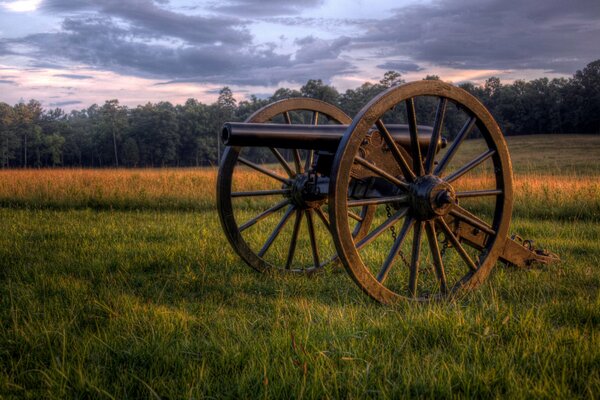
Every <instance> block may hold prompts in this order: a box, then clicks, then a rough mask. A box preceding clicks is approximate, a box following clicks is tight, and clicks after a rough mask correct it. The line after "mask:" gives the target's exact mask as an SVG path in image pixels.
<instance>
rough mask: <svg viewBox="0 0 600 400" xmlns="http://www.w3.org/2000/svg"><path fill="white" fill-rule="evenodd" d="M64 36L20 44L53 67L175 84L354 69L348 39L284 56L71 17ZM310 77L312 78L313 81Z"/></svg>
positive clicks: (255, 81) (270, 48) (268, 49)
mask: <svg viewBox="0 0 600 400" xmlns="http://www.w3.org/2000/svg"><path fill="white" fill-rule="evenodd" d="M62 28H63V29H62V31H60V32H58V33H47V34H34V35H29V36H27V37H25V38H22V39H20V40H17V41H15V43H16V44H20V45H25V46H21V47H26V48H34V49H35V50H34V51H33V52H29V53H27V54H24V55H28V56H29V57H32V58H34V59H38V60H39V59H43V60H46V62H49V63H60V62H62V60H69V61H70V62H75V63H78V64H85V65H89V66H93V67H94V68H98V69H104V70H111V71H115V72H118V73H122V74H127V75H136V76H142V77H147V78H158V79H168V80H169V83H173V82H191V81H193V82H207V83H208V82H210V83H226V84H234V83H244V84H250V85H263V84H277V83H279V82H281V81H284V80H288V81H294V82H296V81H302V80H304V79H305V78H306V79H308V78H314V77H320V78H322V79H326V80H327V79H330V78H331V77H332V76H334V75H337V74H340V73H344V72H347V71H351V70H352V66H351V65H350V64H349V63H348V62H347V61H343V60H338V59H337V58H338V56H339V54H340V51H341V49H342V48H344V47H345V46H347V45H348V43H349V39H348V38H340V39H337V40H333V41H324V40H321V39H318V38H314V37H308V38H304V39H302V40H300V41H299V42H298V43H299V46H300V49H299V50H298V52H297V54H296V57H295V58H294V57H292V56H291V54H278V53H276V52H275V47H276V46H275V45H274V44H270V43H267V44H264V45H261V46H253V45H246V46H237V45H233V44H224V43H221V44H204V45H186V46H173V45H171V44H162V43H160V44H159V43H156V42H144V41H140V40H136V37H135V36H133V38H132V33H131V32H130V31H129V30H128V29H127V27H124V26H122V25H120V24H119V23H118V22H117V21H114V20H113V19H112V18H109V17H88V18H67V19H65V21H64V22H63V25H62ZM307 77H308V78H307Z"/></svg>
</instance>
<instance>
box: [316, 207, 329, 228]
mask: <svg viewBox="0 0 600 400" xmlns="http://www.w3.org/2000/svg"><path fill="white" fill-rule="evenodd" d="M315 211H316V213H317V215H318V216H319V219H320V220H321V221H323V225H325V227H326V228H327V230H328V231H329V232H331V225H330V224H329V219H328V218H327V215H325V213H324V212H323V210H322V209H321V207H320V206H319V207H317V208H315Z"/></svg>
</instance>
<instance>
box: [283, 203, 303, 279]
mask: <svg viewBox="0 0 600 400" xmlns="http://www.w3.org/2000/svg"><path fill="white" fill-rule="evenodd" d="M301 223H302V211H301V210H296V218H295V220H294V230H293V232H292V237H291V239H290V248H289V250H288V255H287V260H286V262H285V269H290V267H291V266H292V262H293V261H294V253H295V252H296V243H297V242H298V232H299V231H300V224H301Z"/></svg>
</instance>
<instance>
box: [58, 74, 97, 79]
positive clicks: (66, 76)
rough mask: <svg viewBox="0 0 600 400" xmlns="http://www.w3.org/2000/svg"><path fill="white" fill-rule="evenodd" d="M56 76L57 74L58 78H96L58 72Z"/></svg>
mask: <svg viewBox="0 0 600 400" xmlns="http://www.w3.org/2000/svg"><path fill="white" fill-rule="evenodd" d="M54 76H56V77H57V78H68V79H94V77H93V76H90V75H79V74H56V75H54Z"/></svg>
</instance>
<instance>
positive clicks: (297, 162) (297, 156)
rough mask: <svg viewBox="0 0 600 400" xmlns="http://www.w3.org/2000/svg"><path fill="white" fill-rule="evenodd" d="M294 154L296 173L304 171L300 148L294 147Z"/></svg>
mask: <svg viewBox="0 0 600 400" xmlns="http://www.w3.org/2000/svg"><path fill="white" fill-rule="evenodd" d="M292 154H293V155H294V166H295V167H296V173H298V174H301V173H302V172H303V171H302V160H301V157H300V150H298V149H294V150H293V151H292Z"/></svg>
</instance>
